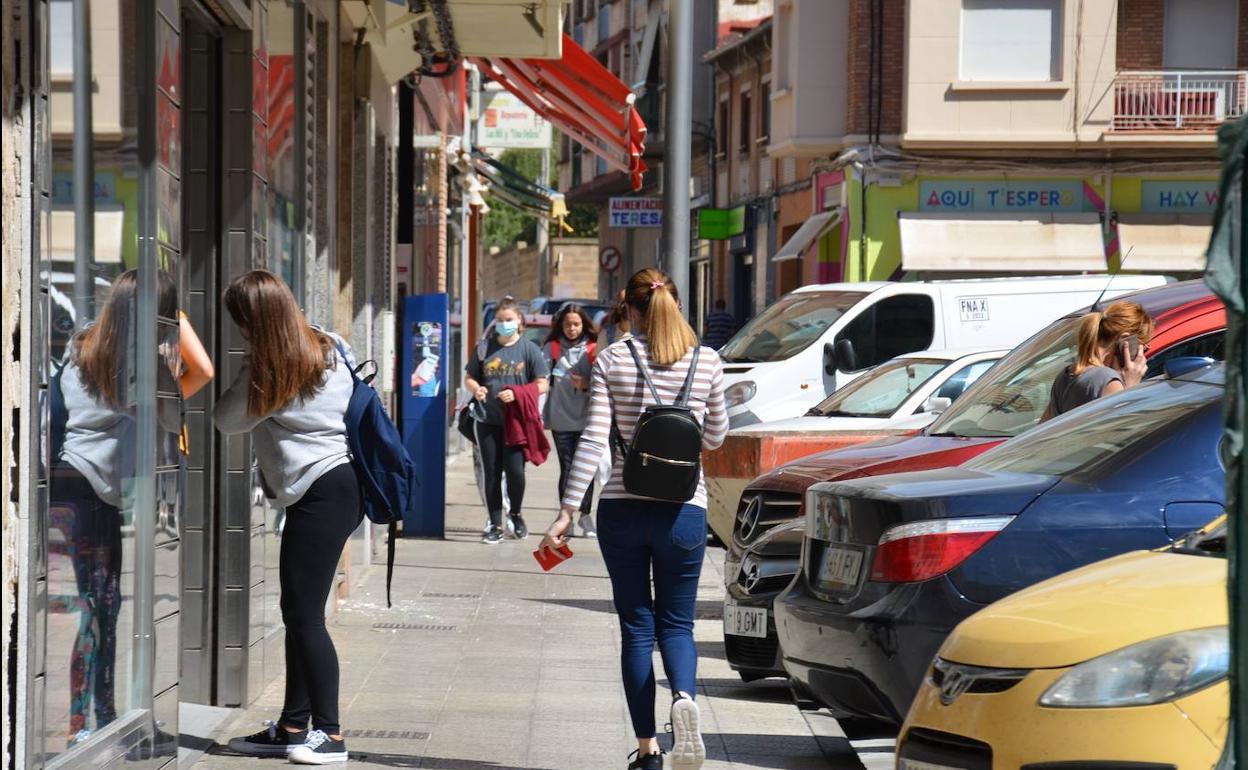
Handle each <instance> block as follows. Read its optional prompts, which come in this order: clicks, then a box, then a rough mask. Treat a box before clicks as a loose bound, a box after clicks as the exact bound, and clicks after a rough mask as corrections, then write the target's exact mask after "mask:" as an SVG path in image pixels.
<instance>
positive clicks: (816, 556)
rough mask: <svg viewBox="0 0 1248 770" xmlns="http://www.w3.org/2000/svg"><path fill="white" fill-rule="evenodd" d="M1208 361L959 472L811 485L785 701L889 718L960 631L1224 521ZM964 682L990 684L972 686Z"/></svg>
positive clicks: (1216, 410)
mask: <svg viewBox="0 0 1248 770" xmlns="http://www.w3.org/2000/svg"><path fill="white" fill-rule="evenodd" d="M1223 385H1224V371H1223V367H1222V365H1221V364H1215V365H1211V366H1206V367H1202V368H1199V369H1197V370H1195V371H1189V372H1188V373H1186V374H1182V375H1178V376H1176V377H1172V378H1165V379H1159V380H1153V381H1149V382H1146V383H1145V384H1142V385H1139V386H1137V387H1134V388H1131V389H1129V390H1126V391H1123V392H1122V393H1120V394H1117V395H1114V396H1110V397H1107V398H1103V399H1100V400H1098V401H1096V402H1094V403H1091V404H1088V405H1086V406H1084V407H1082V408H1080V409H1077V410H1074V411H1072V412H1070V413H1068V414H1066V415H1063V416H1062V417H1060V418H1057V419H1055V420H1052V421H1051V422H1049V423H1046V424H1044V425H1041V426H1040V427H1038V428H1036V429H1035V430H1033V431H1030V432H1028V433H1025V434H1024V435H1022V436H1020V437H1018V438H1016V439H1013V440H1011V441H1008V442H1006V443H1004V444H1002V445H1001V446H999V447H997V448H995V449H993V450H991V451H989V452H986V453H985V454H983V455H980V456H979V457H977V458H975V459H974V460H971V461H970V462H968V463H966V464H965V465H962V466H960V467H957V468H946V469H941V470H932V471H921V472H916V473H901V474H895V475H890V476H878V477H873V478H865V479H858V480H854V481H846V482H830V483H825V484H818V485H816V486H814V487H812V488H811V490H810V492H809V493H808V497H807V502H806V510H807V517H806V518H807V529H806V538H805V541H804V545H803V551H802V566H801V571H800V572H799V574H798V575H797V577H795V578H794V580H793V582H792V583H791V584H790V585H789V587H788V588H787V589H786V590H785V592H784V593H783V594H781V595H780V597H779V598H777V599H776V602H775V613H776V619H775V620H776V629H777V632H778V635H779V637H780V647H781V652H782V658H783V663H784V668H785V670H786V671H787V672H788V674H789V676H790V678H791V680H792V682H793V687H794V692H795V694H796V695H797V697H798V701H799V704H803V705H807V704H809V705H815V706H818V705H823V706H826V707H828V708H830V709H832V710H833V711H834V712H837V713H839V714H841V715H849V716H860V717H867V718H872V719H879V720H884V721H889V722H898V723H899V722H900V721H901V719H902V717H903V716H904V715H905V713H906V710H907V709H908V708H909V706H910V701H911V700H912V699H913V697H914V695H915V693H916V691H917V690H918V687H919V684H920V682H921V681H922V677H923V676H924V674H925V672H926V670H927V667H928V664H929V663H930V662H931V660H932V657H933V656H934V655H935V653H936V651H937V649H938V648H939V647H940V645H941V643H942V642H943V641H944V640H945V637H946V636H947V635H948V634H949V633H950V632H951V631H952V630H953V628H954V626H956V625H957V624H958V622H959V621H961V620H962V619H964V618H966V617H967V616H968V615H971V614H972V613H974V612H975V611H977V610H979V609H980V608H981V607H983V606H984V605H986V604H989V603H991V602H993V601H996V600H997V599H1000V598H1002V597H1003V596H1006V595H1008V594H1011V593H1013V592H1015V591H1017V590H1019V589H1021V588H1024V587H1026V586H1029V585H1032V584H1034V583H1037V582H1039V581H1041V580H1044V579H1046V578H1049V577H1052V576H1054V575H1057V574H1060V573H1062V572H1066V571H1069V570H1071V569H1074V568H1075V567H1079V566H1082V565H1085V564H1089V563H1091V562H1094V561H1098V560H1100V559H1104V558H1107V557H1109V556H1114V555H1116V554H1120V553H1125V552H1127V551H1135V550H1139V549H1145V548H1156V547H1159V546H1163V545H1165V544H1167V543H1169V542H1171V541H1172V540H1174V539H1177V538H1178V537H1180V536H1182V535H1183V534H1185V533H1187V532H1190V531H1191V530H1194V529H1197V528H1199V527H1201V526H1203V525H1204V524H1207V523H1208V522H1209V521H1211V520H1212V519H1213V518H1215V517H1216V516H1217V515H1218V514H1220V513H1221V512H1222V505H1223V502H1224V487H1225V472H1224V469H1223V463H1222V459H1221V457H1220V454H1219V452H1220V448H1221V447H1222V442H1221V435H1222V433H1221V431H1222V395H1223V390H1224V388H1223ZM976 686H981V687H982V686H992V681H990V680H984V681H983V682H981V683H980V684H977V685H976Z"/></svg>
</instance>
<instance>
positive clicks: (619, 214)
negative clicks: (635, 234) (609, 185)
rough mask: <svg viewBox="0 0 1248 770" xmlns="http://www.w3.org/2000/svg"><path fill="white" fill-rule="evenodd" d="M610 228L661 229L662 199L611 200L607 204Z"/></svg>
mask: <svg viewBox="0 0 1248 770" xmlns="http://www.w3.org/2000/svg"><path fill="white" fill-rule="evenodd" d="M607 206H608V208H607V215H608V219H607V222H608V224H609V226H611V227H662V226H663V199H662V198H612V199H611V200H610V201H609V202H608V204H607Z"/></svg>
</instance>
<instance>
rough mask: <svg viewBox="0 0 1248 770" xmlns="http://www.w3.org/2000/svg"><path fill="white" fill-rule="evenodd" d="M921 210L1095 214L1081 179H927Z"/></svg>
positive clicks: (921, 189) (923, 184) (921, 194)
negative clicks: (1086, 196) (1079, 212)
mask: <svg viewBox="0 0 1248 770" xmlns="http://www.w3.org/2000/svg"><path fill="white" fill-rule="evenodd" d="M919 210H920V211H1092V210H1093V206H1092V204H1091V202H1089V201H1087V200H1086V199H1085V196H1084V194H1083V182H1082V181H1081V180H1078V179H925V180H923V181H921V182H920V183H919Z"/></svg>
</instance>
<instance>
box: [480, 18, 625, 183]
mask: <svg viewBox="0 0 1248 770" xmlns="http://www.w3.org/2000/svg"><path fill="white" fill-rule="evenodd" d="M473 61H474V62H475V63H476V64H477V66H479V67H480V68H481V70H482V71H483V72H485V74H487V75H489V77H490V78H491V79H493V80H497V81H498V82H499V83H501V84H502V85H503V87H504V88H506V89H507V90H508V91H510V92H512V93H513V94H515V95H516V97H517V98H519V99H520V101H522V102H524V103H525V104H527V105H528V106H529V107H530V108H532V109H533V111H534V112H536V113H537V114H538V115H541V116H542V117H543V118H545V119H546V120H548V121H550V122H551V123H552V124H554V125H556V126H558V127H559V130H561V131H563V132H564V133H565V134H567V135H568V136H569V137H570V138H572V139H573V140H575V141H577V142H579V143H580V144H581V145H582V146H583V147H585V149H587V150H589V151H590V152H592V153H594V154H595V155H598V156H599V157H601V158H602V159H603V160H605V161H606V162H607V165H608V166H610V167H612V168H614V169H617V170H619V171H624V172H626V173H627V174H628V175H629V179H630V180H631V181H632V185H633V189H634V190H637V189H640V188H641V175H642V172H644V171H645V170H646V164H645V163H643V162H642V160H641V154H642V151H643V150H644V149H645V146H646V124H645V121H643V120H642V119H641V116H640V115H638V114H637V111H636V110H634V109H633V99H634V97H633V92H632V91H631V90H630V89H629V87H628V86H626V85H624V83H623V82H621V81H620V79H619V78H617V77H616V76H615V75H612V74H611V71H610V70H608V69H607V68H606V67H604V66H602V63H601V62H599V61H598V60H597V59H595V58H594V57H593V56H590V55H589V53H588V52H587V51H586V50H585V49H584V48H581V47H580V46H579V45H577V44H576V41H574V40H573V39H572V38H570V37H568V36H567V35H564V36H563V57H562V58H560V59H507V58H494V59H487V58H481V57H478V58H474V59H473Z"/></svg>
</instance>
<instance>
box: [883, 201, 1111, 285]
mask: <svg viewBox="0 0 1248 770" xmlns="http://www.w3.org/2000/svg"><path fill="white" fill-rule="evenodd" d="M898 218H899V220H900V222H899V224H900V225H901V266H902V268H903V269H905V270H948V271H957V270H964V271H977V272H982V271H1005V270H1022V271H1029V272H1064V271H1069V270H1104V269H1105V246H1104V238H1103V236H1102V234H1101V220H1100V217H1099V216H1098V215H1097V214H1047V213H1034V214H1032V213H1028V214H968V213H962V214H959V215H956V216H950V215H948V214H933V213H931V212H903V213H901V214H899V215H898Z"/></svg>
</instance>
